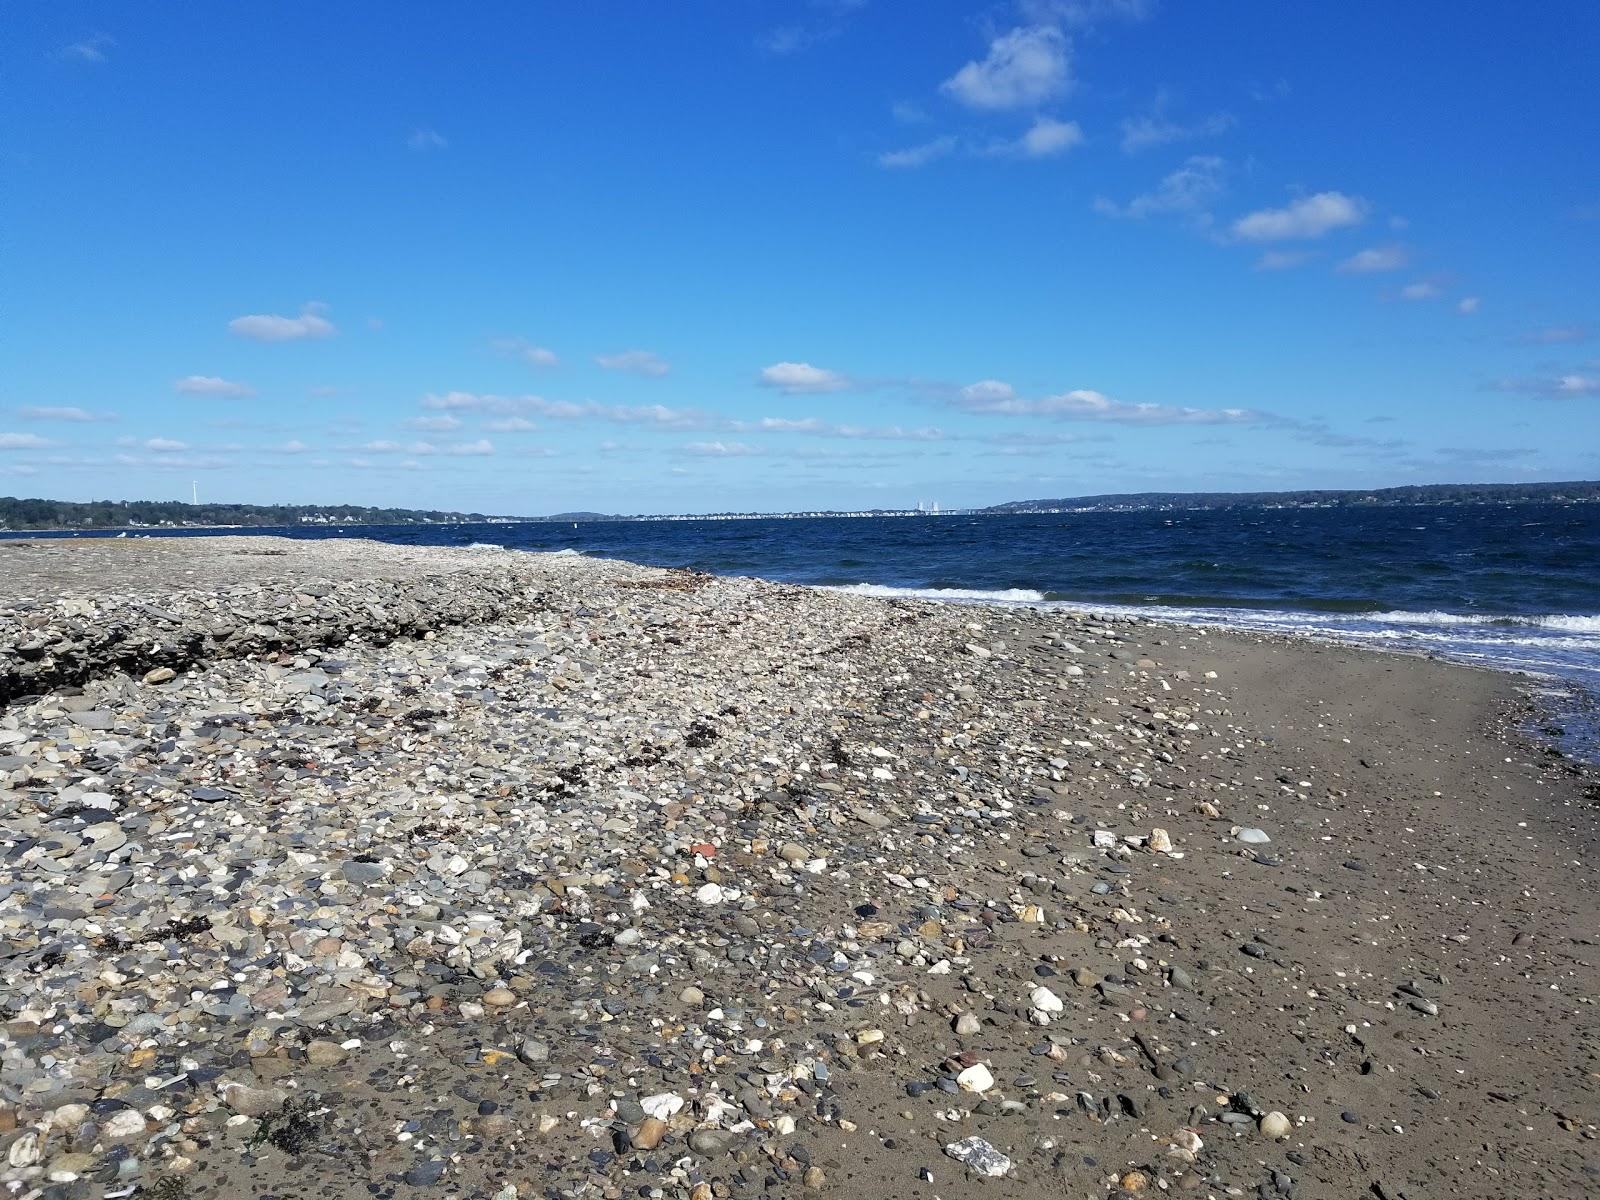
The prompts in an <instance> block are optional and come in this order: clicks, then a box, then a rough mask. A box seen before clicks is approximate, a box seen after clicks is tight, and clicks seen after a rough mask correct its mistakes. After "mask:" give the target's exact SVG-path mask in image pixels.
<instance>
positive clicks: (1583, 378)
mask: <svg viewBox="0 0 1600 1200" xmlns="http://www.w3.org/2000/svg"><path fill="white" fill-rule="evenodd" d="M1491 386H1492V387H1493V389H1494V390H1495V391H1497V392H1514V393H1516V394H1518V395H1530V396H1545V397H1547V398H1550V399H1553V400H1574V399H1577V398H1579V397H1583V396H1600V376H1596V375H1583V374H1579V373H1578V372H1576V371H1569V372H1567V373H1566V374H1564V375H1555V376H1546V377H1541V378H1538V379H1501V380H1497V381H1496V382H1495V383H1494V384H1492V385H1491Z"/></svg>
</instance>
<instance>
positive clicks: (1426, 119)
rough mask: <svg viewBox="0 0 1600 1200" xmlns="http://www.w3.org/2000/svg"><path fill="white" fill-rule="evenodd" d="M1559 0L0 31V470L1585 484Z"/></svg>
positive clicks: (248, 494) (686, 496)
mask: <svg viewBox="0 0 1600 1200" xmlns="http://www.w3.org/2000/svg"><path fill="white" fill-rule="evenodd" d="M1597 45H1600V6H1596V5H1594V4H1592V3H1588V2H1562V0H1551V2H1549V3H1541V4H1537V5H1521V4H1510V3H1504V4H1498V3H1484V4H1471V5H1462V4H1459V3H1408V4H1404V5H1400V4H1393V3H1351V4H1343V5H1283V4H1269V3H1257V2H1253V0H1238V2H1236V3H1214V4H1213V3H1199V2H1191V3H1182V4H1180V3H1177V2H1175V0H1166V2H1165V3H1162V2H1159V0H1144V2H1140V0H1021V2H1016V0H1012V2H1008V3H997V4H989V5H980V4H951V3H937V2H928V3H922V4H918V5H916V6H909V5H904V4H889V3H885V2H882V0H854V2H853V0H814V2H809V3H792V4H775V3H740V4H734V3H714V4H694V3H680V4H674V5H660V6H644V5H638V6H618V7H613V8H605V9H602V8H600V7H599V6H589V5H548V6H544V5H540V6H535V5H530V4H481V5H451V6H441V5H427V6H424V5H406V4H361V3H348V4H338V5H320V6H312V5H309V4H282V5H259V6H249V7H230V8H228V9H226V10H224V9H216V8H212V7H209V6H188V5H165V6H162V5H157V6H129V5H124V4H80V3H72V2H70V0H65V2H62V3H52V4H44V3H35V4H29V5H21V6H13V7H12V9H11V11H10V19H9V22H8V33H7V37H6V38H5V39H4V45H3V47H0V70H3V72H4V76H5V78H6V80H7V86H6V88H5V89H4V94H3V96H0V123H3V128H4V130H5V136H4V140H3V142H0V172H3V193H0V195H3V196H4V199H3V201H0V211H3V213H4V225H3V229H0V262H3V264H4V281H5V293H6V300H7V303H6V306H5V310H4V311H5V317H4V320H5V335H6V336H5V337H4V339H3V341H0V493H4V494H17V495H44V496H51V497H57V498H64V499H90V498H102V497H109V498H157V497H159V498H174V497H177V498H183V497H187V496H188V495H189V493H190V486H191V482H192V481H198V487H199V492H200V495H201V497H202V499H212V500H234V501H246V502H260V503H271V502H318V501H327V502H351V503H374V504H404V505H414V506H419V507H423V506H426V507H437V508H447V509H466V510H477V511H490V512H497V513H541V512H549V511H557V510H565V509H598V510H603V511H615V512H675V511H719V510H729V509H736V510H749V509H760V510H778V509H797V508H815V507H846V508H851V507H867V506H900V505H908V504H911V503H914V502H915V501H917V500H919V499H922V500H937V501H939V502H940V503H942V504H945V505H971V504H981V503H993V502H998V501H1004V500H1009V499H1020V498H1028V497H1038V496H1057V495H1075V494H1085V493H1097V492H1108V491H1141V490H1152V489H1159V490H1208V489H1250V490H1254V489H1269V488H1290V487H1344V486H1373V485H1384V484H1394V483H1413V482H1460V481H1474V480H1485V481H1497V480H1522V479H1528V480H1532V479H1572V478H1595V477H1597V476H1600V152H1597V151H1596V149H1595V130H1596V128H1597V127H1600V88H1596V87H1595V86H1594V82H1593V54H1594V50H1595V47H1596V46H1597Z"/></svg>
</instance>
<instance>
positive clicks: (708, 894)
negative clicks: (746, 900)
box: [694, 883, 722, 904]
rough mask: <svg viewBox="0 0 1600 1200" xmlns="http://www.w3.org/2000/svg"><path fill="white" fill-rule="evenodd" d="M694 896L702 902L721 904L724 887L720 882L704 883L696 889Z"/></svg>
mask: <svg viewBox="0 0 1600 1200" xmlns="http://www.w3.org/2000/svg"><path fill="white" fill-rule="evenodd" d="M694 898H695V899H696V900H698V901H700V903H701V904H721V903H722V887H721V885H720V884H715V883H703V884H701V885H700V887H699V888H698V889H697V890H696V891H695V894H694Z"/></svg>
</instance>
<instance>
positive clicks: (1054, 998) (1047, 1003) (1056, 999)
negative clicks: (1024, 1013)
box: [1028, 987, 1067, 1016]
mask: <svg viewBox="0 0 1600 1200" xmlns="http://www.w3.org/2000/svg"><path fill="white" fill-rule="evenodd" d="M1028 999H1029V1000H1030V1001H1031V1002H1032V1004H1033V1006H1034V1008H1036V1009H1038V1010H1039V1011H1040V1012H1042V1013H1048V1014H1050V1015H1051V1016H1055V1015H1056V1014H1057V1013H1060V1012H1065V1011H1066V1009H1067V1006H1066V1005H1065V1004H1064V1003H1062V1000H1061V997H1060V996H1058V995H1056V994H1055V993H1054V992H1052V991H1051V990H1050V989H1049V988H1047V987H1036V988H1034V989H1033V995H1031V996H1029V997H1028Z"/></svg>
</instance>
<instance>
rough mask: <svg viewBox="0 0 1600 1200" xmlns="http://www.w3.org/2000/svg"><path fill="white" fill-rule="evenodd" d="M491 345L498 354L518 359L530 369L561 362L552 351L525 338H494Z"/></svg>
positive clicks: (551, 365)
mask: <svg viewBox="0 0 1600 1200" xmlns="http://www.w3.org/2000/svg"><path fill="white" fill-rule="evenodd" d="M492 344H493V346H494V348H495V350H497V351H498V352H499V353H501V354H504V355H506V356H508V357H510V358H515V359H518V360H520V361H521V362H524V363H526V364H527V365H528V366H530V367H553V366H555V365H556V364H557V363H559V362H560V361H561V360H560V359H559V358H557V357H556V352H555V351H554V350H550V349H547V348H546V347H544V346H536V345H534V344H533V343H532V342H530V341H529V340H528V339H527V338H521V337H510V338H496V339H495V340H494V342H493V343H492Z"/></svg>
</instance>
